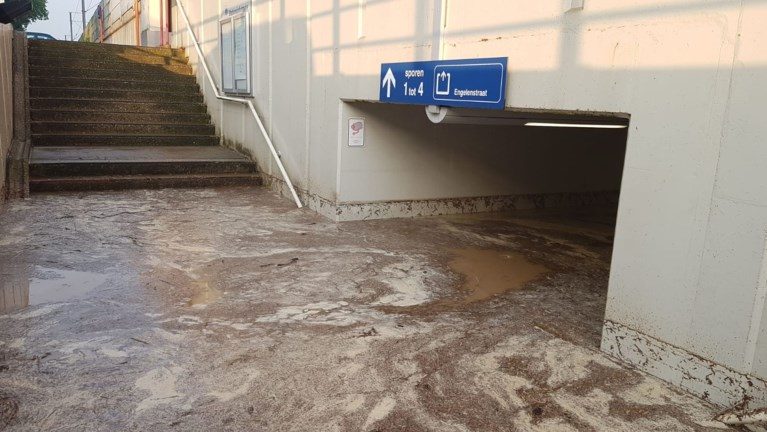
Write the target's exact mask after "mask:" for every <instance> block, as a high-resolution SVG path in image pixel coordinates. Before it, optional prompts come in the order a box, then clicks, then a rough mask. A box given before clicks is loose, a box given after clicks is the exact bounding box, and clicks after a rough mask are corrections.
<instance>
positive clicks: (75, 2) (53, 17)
mask: <svg viewBox="0 0 767 432" xmlns="http://www.w3.org/2000/svg"><path fill="white" fill-rule="evenodd" d="M97 4H98V0H85V7H86V9H90V11H89V12H87V13H86V15H87V18H86V19H88V18H90V16H91V15H92V14H93V8H95V7H96V5H97ZM70 11H71V12H76V13H74V14H72V29H73V30H74V33H75V40H77V39H78V38H79V37H80V34H81V33H82V32H83V25H82V20H83V19H82V15H81V14H80V0H48V19H47V20H45V21H35V22H33V23H31V24H30V25H29V27H27V30H28V31H33V32H40V33H48V34H49V35H51V36H53V37H55V38H56V39H62V40H63V39H64V36H66V38H67V39H69V12H70Z"/></svg>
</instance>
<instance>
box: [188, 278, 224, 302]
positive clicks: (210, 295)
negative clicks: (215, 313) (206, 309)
mask: <svg viewBox="0 0 767 432" xmlns="http://www.w3.org/2000/svg"><path fill="white" fill-rule="evenodd" d="M219 298H221V291H219V290H218V288H216V287H215V286H213V285H211V283H210V282H208V281H200V283H198V284H197V288H196V290H195V292H194V294H193V295H192V298H191V299H190V300H189V302H188V303H187V304H188V305H189V306H198V307H199V306H207V305H209V304H211V303H213V302H214V301H216V300H218V299H219Z"/></svg>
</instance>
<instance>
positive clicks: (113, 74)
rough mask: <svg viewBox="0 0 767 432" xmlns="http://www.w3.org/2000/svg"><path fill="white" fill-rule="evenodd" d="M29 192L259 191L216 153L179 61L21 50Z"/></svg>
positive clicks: (226, 153) (62, 45)
mask: <svg viewBox="0 0 767 432" xmlns="http://www.w3.org/2000/svg"><path fill="white" fill-rule="evenodd" d="M29 75H30V77H29V86H30V88H29V92H30V95H29V96H30V114H31V120H32V127H31V129H32V155H31V159H30V168H29V169H30V190H31V191H53V190H96V189H125V188H160V187H192V186H220V185H235V184H259V183H260V177H259V176H258V174H257V173H256V166H255V164H254V163H253V162H252V161H250V160H249V159H248V158H246V157H244V156H242V155H240V154H238V153H236V152H234V151H232V150H229V149H226V148H223V147H220V146H219V145H218V143H219V139H218V137H217V136H216V133H215V128H214V126H213V125H212V124H211V122H210V116H209V115H208V113H207V110H206V107H205V103H204V100H203V97H202V94H201V93H200V90H199V87H198V85H197V82H196V81H195V78H194V76H192V70H191V68H190V67H189V65H188V64H187V60H186V57H185V56H184V53H183V51H179V50H172V49H170V48H138V47H132V46H122V45H107V44H103V45H102V44H89V43H78V42H61V41H29Z"/></svg>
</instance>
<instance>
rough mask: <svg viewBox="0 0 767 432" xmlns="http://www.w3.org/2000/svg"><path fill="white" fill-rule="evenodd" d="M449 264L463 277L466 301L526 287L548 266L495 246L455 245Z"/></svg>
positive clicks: (478, 299) (487, 297)
mask: <svg viewBox="0 0 767 432" xmlns="http://www.w3.org/2000/svg"><path fill="white" fill-rule="evenodd" d="M452 253H453V255H454V258H453V259H451V260H450V268H451V269H453V271H455V272H457V273H459V274H461V275H462V276H463V277H464V283H463V286H462V289H463V290H464V291H466V292H467V295H466V297H464V298H463V299H462V302H463V303H474V302H478V301H482V300H487V299H489V298H491V297H493V296H496V295H498V294H503V293H505V292H508V291H514V290H518V289H521V288H523V287H524V286H525V285H526V284H527V283H529V282H532V281H533V280H535V279H537V278H538V277H540V276H541V275H543V274H544V273H546V272H548V271H549V269H548V268H547V267H545V266H542V265H540V264H535V263H532V262H530V261H529V260H528V259H527V258H525V256H524V255H522V254H520V253H518V252H513V251H508V250H494V249H475V248H469V249H455V250H453V251H452Z"/></svg>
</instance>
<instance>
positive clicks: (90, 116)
mask: <svg viewBox="0 0 767 432" xmlns="http://www.w3.org/2000/svg"><path fill="white" fill-rule="evenodd" d="M30 115H31V117H32V121H33V122H39V121H47V122H89V123H174V124H179V125H185V124H210V116H209V115H208V114H207V113H193V114H184V113H172V112H171V113H162V112H152V113H140V112H111V111H102V110H92V111H62V110H57V109H50V110H39V109H33V110H31V111H30Z"/></svg>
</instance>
